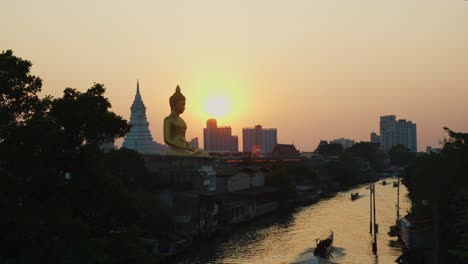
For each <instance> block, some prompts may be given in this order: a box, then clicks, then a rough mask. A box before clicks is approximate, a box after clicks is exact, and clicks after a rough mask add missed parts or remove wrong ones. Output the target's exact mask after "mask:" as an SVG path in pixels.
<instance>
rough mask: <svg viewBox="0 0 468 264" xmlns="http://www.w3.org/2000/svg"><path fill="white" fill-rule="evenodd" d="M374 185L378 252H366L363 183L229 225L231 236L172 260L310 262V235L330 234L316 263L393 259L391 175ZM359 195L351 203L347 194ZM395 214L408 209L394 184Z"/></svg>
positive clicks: (368, 241)
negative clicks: (326, 251)
mask: <svg viewBox="0 0 468 264" xmlns="http://www.w3.org/2000/svg"><path fill="white" fill-rule="evenodd" d="M386 181H387V182H389V184H387V185H383V184H382V180H381V181H379V182H378V183H376V205H377V210H376V212H377V216H376V218H377V224H378V225H379V233H378V235H377V237H378V240H377V241H378V243H377V245H378V252H377V254H376V255H374V254H373V253H372V247H371V246H372V236H371V234H370V233H369V196H370V195H369V190H368V189H367V188H366V187H367V185H362V186H359V187H356V188H354V189H352V190H349V191H345V192H340V193H338V194H337V195H336V196H334V197H332V198H326V199H323V200H321V201H319V202H317V203H315V204H312V205H309V206H304V207H298V208H295V209H294V210H293V211H292V212H289V213H275V214H271V215H267V216H263V217H262V218H260V219H257V220H255V221H253V222H251V223H247V224H244V225H241V226H239V227H235V228H234V229H233V232H232V234H231V235H229V236H228V237H226V238H217V239H214V240H213V241H210V242H203V243H201V244H199V245H196V246H193V247H192V248H191V249H190V250H189V251H188V252H186V254H184V256H181V257H179V258H178V259H176V260H175V263H181V264H186V263H187V264H188V263H200V264H201V263H252V264H260V263H265V264H266V263H268V264H272V263H297V264H298V263H310V260H311V258H312V256H313V250H314V248H315V239H316V238H319V237H321V236H324V235H325V234H327V233H329V231H330V230H333V232H334V242H333V246H334V249H333V253H332V256H331V257H330V259H329V260H325V259H321V260H320V263H349V264H352V263H356V264H358V263H359V264H363V263H394V262H395V259H396V258H397V257H398V256H399V255H400V254H401V250H400V249H399V248H397V247H394V246H392V245H391V244H394V243H391V242H392V241H395V238H392V237H389V236H388V234H387V232H388V231H389V227H390V226H391V225H393V224H394V223H395V219H396V207H395V204H396V198H397V188H394V187H393V186H392V182H393V181H394V180H393V179H386ZM354 192H359V195H360V197H359V198H358V199H357V200H355V201H351V199H350V196H351V193H354ZM400 206H401V209H400V214H402V215H405V214H406V211H407V210H409V208H410V201H409V199H408V198H407V190H406V188H405V187H404V186H403V185H400Z"/></svg>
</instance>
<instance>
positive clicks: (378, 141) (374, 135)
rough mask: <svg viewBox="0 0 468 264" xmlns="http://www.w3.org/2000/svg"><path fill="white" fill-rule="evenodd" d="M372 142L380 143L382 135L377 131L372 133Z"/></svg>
mask: <svg viewBox="0 0 468 264" xmlns="http://www.w3.org/2000/svg"><path fill="white" fill-rule="evenodd" d="M370 142H374V143H380V136H379V135H377V133H375V132H372V133H370Z"/></svg>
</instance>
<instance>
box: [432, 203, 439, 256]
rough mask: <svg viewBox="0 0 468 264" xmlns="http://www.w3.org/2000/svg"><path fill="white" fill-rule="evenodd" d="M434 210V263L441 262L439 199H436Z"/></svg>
mask: <svg viewBox="0 0 468 264" xmlns="http://www.w3.org/2000/svg"><path fill="white" fill-rule="evenodd" d="M432 206H433V210H434V264H438V263H439V227H438V225H439V211H438V209H439V208H438V206H437V201H434V204H433V205H432Z"/></svg>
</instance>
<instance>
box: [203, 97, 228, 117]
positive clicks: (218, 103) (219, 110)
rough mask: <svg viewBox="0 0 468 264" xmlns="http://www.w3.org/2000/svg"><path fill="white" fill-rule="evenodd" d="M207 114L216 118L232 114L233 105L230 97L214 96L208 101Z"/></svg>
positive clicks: (206, 103) (206, 102) (206, 104)
mask: <svg viewBox="0 0 468 264" xmlns="http://www.w3.org/2000/svg"><path fill="white" fill-rule="evenodd" d="M204 106H205V112H206V113H207V114H208V115H209V116H210V117H214V118H222V117H225V116H226V115H228V114H229V113H230V112H231V109H232V104H231V101H230V100H229V98H228V97H226V96H223V95H213V96H210V97H208V98H207V99H206V101H205V103H204Z"/></svg>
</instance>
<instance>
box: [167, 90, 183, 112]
mask: <svg viewBox="0 0 468 264" xmlns="http://www.w3.org/2000/svg"><path fill="white" fill-rule="evenodd" d="M169 105H170V106H171V111H172V112H175V113H177V114H182V113H183V112H184V110H185V96H184V95H183V94H182V93H181V92H180V87H179V85H177V87H176V90H175V93H174V94H173V95H172V96H171V97H170V98H169Z"/></svg>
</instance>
